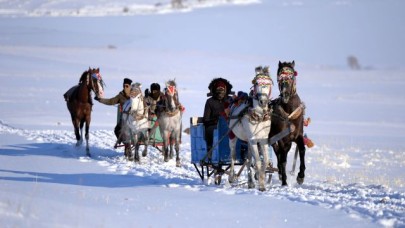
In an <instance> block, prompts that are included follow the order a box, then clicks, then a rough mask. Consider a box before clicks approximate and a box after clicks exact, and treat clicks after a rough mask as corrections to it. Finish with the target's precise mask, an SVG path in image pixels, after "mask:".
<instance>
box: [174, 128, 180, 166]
mask: <svg viewBox="0 0 405 228" xmlns="http://www.w3.org/2000/svg"><path fill="white" fill-rule="evenodd" d="M180 141H181V139H180V133H177V134H176V141H175V145H174V148H175V150H176V167H181V163H180Z"/></svg>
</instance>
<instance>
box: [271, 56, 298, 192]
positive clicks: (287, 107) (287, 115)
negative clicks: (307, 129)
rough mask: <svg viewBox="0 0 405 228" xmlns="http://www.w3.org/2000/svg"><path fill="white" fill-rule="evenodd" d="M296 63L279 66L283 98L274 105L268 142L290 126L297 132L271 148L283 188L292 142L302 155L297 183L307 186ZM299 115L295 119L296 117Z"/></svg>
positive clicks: (278, 79)
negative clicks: (305, 182) (305, 183)
mask: <svg viewBox="0 0 405 228" xmlns="http://www.w3.org/2000/svg"><path fill="white" fill-rule="evenodd" d="M294 67H295V62H294V61H292V62H283V63H281V62H279V64H278V70H277V82H278V87H279V90H280V97H279V98H277V99H275V100H274V101H272V102H271V104H270V105H271V106H272V109H273V114H272V119H271V130H270V134H269V138H271V137H273V136H274V135H276V134H277V133H279V132H281V131H283V130H285V129H286V128H289V127H290V125H291V124H293V125H294V126H295V128H294V130H292V132H290V133H289V134H288V135H287V136H285V137H284V138H282V139H280V140H279V141H277V142H275V143H274V144H273V145H272V147H273V150H274V152H275V154H276V156H277V166H278V169H279V177H280V180H281V182H282V185H287V174H286V164H287V154H288V151H289V150H290V149H291V144H292V142H295V143H296V144H297V147H298V150H299V155H300V171H299V173H298V176H297V183H298V184H302V183H304V177H305V144H304V134H303V132H304V131H303V121H304V107H305V106H304V105H303V103H302V102H301V99H300V97H299V96H298V94H297V90H296V78H295V77H296V76H297V72H296V71H295V69H294ZM294 114H296V115H294Z"/></svg>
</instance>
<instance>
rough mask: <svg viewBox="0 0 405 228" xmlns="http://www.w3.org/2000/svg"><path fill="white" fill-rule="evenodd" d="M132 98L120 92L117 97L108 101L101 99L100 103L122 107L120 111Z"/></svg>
mask: <svg viewBox="0 0 405 228" xmlns="http://www.w3.org/2000/svg"><path fill="white" fill-rule="evenodd" d="M129 98H130V97H128V96H126V95H125V92H124V91H121V92H119V93H118V94H117V95H116V96H115V97H113V98H110V99H106V98H100V100H99V102H100V103H102V104H106V105H116V104H119V105H120V110H122V107H123V105H124V103H125V102H126V101H127V100H128V99H129Z"/></svg>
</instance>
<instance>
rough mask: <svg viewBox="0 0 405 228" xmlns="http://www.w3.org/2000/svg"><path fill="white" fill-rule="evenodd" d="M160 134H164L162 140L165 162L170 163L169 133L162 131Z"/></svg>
mask: <svg viewBox="0 0 405 228" xmlns="http://www.w3.org/2000/svg"><path fill="white" fill-rule="evenodd" d="M161 130H162V129H161ZM160 132H161V133H162V132H163V137H162V139H163V148H162V149H163V156H164V161H165V162H168V161H169V156H168V153H169V148H168V146H167V143H168V142H169V143H170V141H169V132H167V131H166V130H164V131H160Z"/></svg>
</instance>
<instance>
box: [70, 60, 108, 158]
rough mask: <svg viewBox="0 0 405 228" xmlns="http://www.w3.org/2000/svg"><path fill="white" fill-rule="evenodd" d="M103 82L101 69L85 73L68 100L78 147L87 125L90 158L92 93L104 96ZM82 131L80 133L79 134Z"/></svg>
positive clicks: (87, 152)
mask: <svg viewBox="0 0 405 228" xmlns="http://www.w3.org/2000/svg"><path fill="white" fill-rule="evenodd" d="M103 85H104V83H103V80H102V78H101V75H100V69H99V68H97V69H94V68H93V69H91V68H89V70H87V71H85V72H83V74H82V76H81V77H80V81H79V85H78V86H76V87H73V88H74V89H73V91H72V93H71V94H70V95H68V96H69V97H66V96H65V99H67V103H66V104H67V108H68V110H69V112H70V116H71V118H72V123H73V127H74V128H75V135H76V140H77V143H76V146H80V145H81V144H82V143H83V125H84V123H86V133H85V134H86V135H85V137H86V155H87V156H89V157H90V149H89V127H90V121H91V111H92V106H93V104H92V103H93V102H92V98H91V94H90V93H91V91H93V92H94V93H95V94H96V96H99V97H102V96H103ZM79 129H80V133H79Z"/></svg>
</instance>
